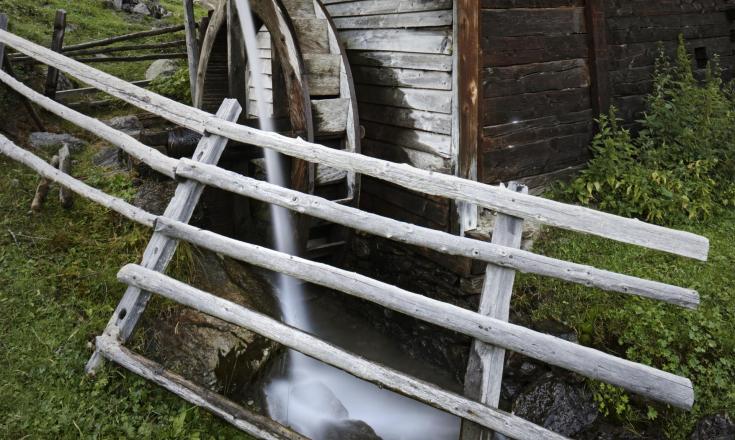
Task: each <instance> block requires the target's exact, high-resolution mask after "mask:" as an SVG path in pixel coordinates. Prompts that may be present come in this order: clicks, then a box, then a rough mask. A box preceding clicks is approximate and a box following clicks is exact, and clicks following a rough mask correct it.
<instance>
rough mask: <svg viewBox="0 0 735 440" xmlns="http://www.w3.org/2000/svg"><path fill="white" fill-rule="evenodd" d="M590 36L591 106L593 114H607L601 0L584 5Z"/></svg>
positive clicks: (589, 1) (608, 101)
mask: <svg viewBox="0 0 735 440" xmlns="http://www.w3.org/2000/svg"><path fill="white" fill-rule="evenodd" d="M585 13H586V19H587V29H588V30H589V38H590V70H591V74H590V76H591V78H592V87H591V88H590V93H591V95H592V108H593V110H594V112H595V115H599V114H607V112H608V109H609V108H610V82H609V73H608V71H609V70H610V63H609V55H608V46H607V26H606V21H605V5H604V4H603V0H588V1H587V3H586V5H585Z"/></svg>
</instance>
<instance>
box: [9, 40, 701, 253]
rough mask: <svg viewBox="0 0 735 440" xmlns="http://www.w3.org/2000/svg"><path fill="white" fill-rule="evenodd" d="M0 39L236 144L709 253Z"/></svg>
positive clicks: (563, 223) (538, 217) (597, 231)
mask: <svg viewBox="0 0 735 440" xmlns="http://www.w3.org/2000/svg"><path fill="white" fill-rule="evenodd" d="M0 42H1V43H5V44H7V45H9V46H12V47H13V48H15V49H16V50H18V51H19V52H22V53H24V54H26V55H28V56H31V57H33V58H36V59H38V60H40V61H42V62H43V63H46V64H49V65H53V66H54V67H57V68H58V69H59V70H61V71H63V72H66V73H68V74H70V75H72V76H75V77H77V78H78V79H79V80H81V81H82V82H85V83H87V84H89V85H92V86H95V87H99V88H100V89H101V90H102V91H105V92H107V93H109V94H111V95H113V96H115V97H117V98H120V99H122V100H124V101H126V102H129V103H131V104H133V105H136V106H138V107H140V108H142V109H144V110H147V111H150V112H152V113H155V114H158V115H159V116H161V117H163V118H165V119H168V120H170V121H171V122H174V123H176V124H179V125H182V126H184V127H187V128H189V129H191V130H194V131H197V132H199V133H203V132H204V131H205V128H206V130H207V131H209V132H211V133H213V134H218V135H222V136H226V137H229V138H230V139H232V140H236V141H238V142H243V143H248V144H253V145H258V146H261V147H264V148H271V149H273V150H275V151H278V152H280V153H283V154H286V155H289V156H292V157H296V158H299V159H303V160H306V161H310V162H319V163H322V164H324V165H327V166H331V167H334V168H340V169H345V170H349V171H354V172H357V173H360V174H366V175H370V176H373V177H376V178H379V179H382V180H386V181H390V182H392V183H395V184H397V185H401V186H404V187H406V188H409V189H413V190H416V191H421V192H423V193H426V194H431V195H436V196H443V197H448V198H451V199H455V200H461V201H465V202H469V203H471V204H477V205H480V206H483V207H485V208H488V209H492V210H496V211H500V212H504V213H506V214H510V215H513V216H516V217H521V218H524V219H533V220H535V221H537V222H539V223H542V224H546V225H550V226H555V227H559V228H563V229H569V230H574V231H578V232H584V233H589V234H594V235H598V236H601V237H607V238H610V239H613V240H617V241H621V242H623V243H629V244H635V245H639V246H644V247H648V248H651V249H657V250H661V251H665V252H670V253H673V254H676V255H682V256H686V257H690V258H695V259H699V260H706V259H707V255H708V253H709V240H707V239H706V238H705V237H702V236H698V235H695V234H692V233H689V232H684V231H676V230H672V229H668V228H664V227H661V226H656V225H651V224H647V223H644V222H641V221H639V220H635V219H626V218H623V217H618V216H615V215H612V214H607V213H603V212H598V211H594V210H592V209H589V208H584V207H580V206H573V205H566V204H563V203H559V202H555V201H552V200H547V199H543V198H540V197H536V196H530V195H522V194H510V193H509V192H506V191H501V190H499V189H498V188H493V187H491V186H489V185H485V184H482V183H479V182H474V181H469V180H466V179H461V178H458V177H456V176H449V175H442V174H437V173H431V172H428V171H424V170H420V169H416V168H413V167H411V166H408V165H405V164H395V163H390V162H387V161H384V160H380V159H376V158H372V157H367V156H363V155H360V154H355V153H351V152H347V151H342V150H336V149H333V148H329V147H326V146H323V145H318V144H313V143H310V142H306V141H304V140H302V139H298V138H297V139H292V138H288V137H286V136H282V135H279V134H277V133H268V132H263V131H260V130H257V129H254V128H252V127H246V126H241V125H238V124H236V123H231V122H224V121H221V120H218V119H217V118H214V117H213V115H211V114H209V113H206V112H204V111H201V110H198V109H194V108H191V107H188V106H186V105H183V104H181V103H178V102H175V101H173V100H171V99H168V98H165V97H162V96H159V95H156V94H155V93H152V92H149V91H147V90H144V89H141V88H140V87H136V86H132V85H130V84H128V83H126V82H125V81H122V80H120V79H118V78H115V77H113V76H111V75H108V74H105V73H104V72H101V71H99V70H97V69H94V68H92V67H89V66H86V65H84V64H81V63H79V62H77V61H74V60H71V59H69V58H67V57H64V56H63V55H61V54H57V53H55V52H53V51H51V50H49V49H46V48H44V47H42V46H39V45H37V44H34V43H31V42H30V41H27V40H24V39H23V38H20V37H18V36H15V35H13V34H11V33H8V32H5V31H1V30H0Z"/></svg>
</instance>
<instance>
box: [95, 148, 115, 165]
mask: <svg viewBox="0 0 735 440" xmlns="http://www.w3.org/2000/svg"><path fill="white" fill-rule="evenodd" d="M120 152H121V150H120V149H119V148H117V147H111V146H107V147H104V148H101V149H100V151H99V152H98V153H97V154H95V155H94V157H93V158H92V162H93V163H94V164H95V165H97V166H101V167H110V168H112V167H117V166H119V165H120V164H121V163H122V157H121V154H120Z"/></svg>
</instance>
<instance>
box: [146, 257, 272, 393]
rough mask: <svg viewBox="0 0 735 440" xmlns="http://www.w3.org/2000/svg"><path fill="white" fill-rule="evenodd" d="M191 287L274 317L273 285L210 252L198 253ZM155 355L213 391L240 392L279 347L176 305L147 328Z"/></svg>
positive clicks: (253, 334) (169, 366)
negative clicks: (193, 286) (195, 271)
mask: <svg viewBox="0 0 735 440" xmlns="http://www.w3.org/2000/svg"><path fill="white" fill-rule="evenodd" d="M195 265H196V267H197V268H198V270H197V275H196V278H195V279H194V280H193V282H192V284H193V285H195V286H196V287H198V288H201V289H203V290H205V291H207V292H210V293H212V294H214V295H217V296H219V297H221V298H224V299H227V300H229V301H232V302H235V303H237V304H241V305H244V306H246V307H248V308H250V309H253V310H258V311H260V312H263V313H271V314H272V313H274V309H275V303H274V300H273V298H274V297H273V294H272V292H271V287H270V285H269V284H268V283H267V282H266V281H265V280H263V279H262V277H261V276H260V275H259V274H257V273H256V272H255V271H254V270H253V269H252V268H251V267H249V266H246V265H243V264H240V263H238V262H236V261H233V260H230V259H226V258H222V257H219V256H217V255H216V254H213V253H210V252H204V253H201V254H198V255H197V257H196V262H195ZM149 327H150V331H151V333H152V345H151V350H150V351H151V354H150V355H151V356H152V357H154V358H156V359H158V360H159V362H161V363H162V364H163V365H165V366H166V367H168V368H171V369H173V370H174V371H177V372H179V373H180V374H182V375H184V377H187V378H189V379H191V380H193V381H194V382H196V383H199V384H200V385H202V386H205V387H207V388H209V389H211V390H213V391H216V392H220V393H225V394H228V395H232V394H236V393H240V392H242V390H243V389H245V388H247V387H248V385H249V384H250V383H251V382H252V380H253V378H254V377H255V376H256V375H257V374H258V372H259V371H260V369H261V368H263V367H264V365H265V364H266V363H267V361H268V360H269V359H270V358H271V356H272V355H273V354H274V353H275V352H276V351H277V350H278V348H279V346H278V344H276V343H275V342H272V341H270V340H268V339H266V338H264V337H262V336H260V335H258V334H256V333H253V332H250V331H248V330H246V329H244V328H242V327H238V326H236V325H232V324H229V323H227V322H224V321H221V320H219V319H217V318H213V317H211V316H208V315H205V314H203V313H200V312H197V311H195V310H193V309H189V308H185V307H181V306H176V307H174V308H172V309H169V310H167V311H165V312H164V313H163V314H162V315H161V316H159V317H157V319H156V320H155V322H152V323H150V324H149Z"/></svg>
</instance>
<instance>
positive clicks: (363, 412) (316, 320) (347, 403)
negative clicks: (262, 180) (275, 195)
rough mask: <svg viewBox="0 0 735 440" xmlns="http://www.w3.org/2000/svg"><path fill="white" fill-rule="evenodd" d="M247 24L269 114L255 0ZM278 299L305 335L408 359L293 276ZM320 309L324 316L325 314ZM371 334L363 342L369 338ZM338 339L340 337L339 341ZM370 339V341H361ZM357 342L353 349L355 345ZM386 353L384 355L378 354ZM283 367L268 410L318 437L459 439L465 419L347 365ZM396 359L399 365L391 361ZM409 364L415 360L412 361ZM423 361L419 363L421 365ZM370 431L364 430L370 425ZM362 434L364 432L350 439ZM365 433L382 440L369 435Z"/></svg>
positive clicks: (269, 155) (274, 176)
mask: <svg viewBox="0 0 735 440" xmlns="http://www.w3.org/2000/svg"><path fill="white" fill-rule="evenodd" d="M236 4H237V10H238V16H239V18H240V24H241V29H242V30H243V32H244V37H245V38H244V40H245V45H246V50H247V53H248V62H249V63H250V71H251V72H252V76H251V78H252V83H253V87H254V90H255V95H256V96H255V98H256V102H257V105H258V114H260V115H267V114H268V109H267V103H266V99H265V96H264V95H265V94H264V90H265V89H264V80H263V75H262V73H261V72H263V70H262V66H261V65H260V58H259V57H258V55H257V54H258V49H257V45H256V29H255V26H254V23H253V20H252V15H251V11H250V5H249V3H248V0H236ZM260 124H261V125H260V128H261V129H262V130H266V131H273V126H272V124H271V123H270V120H269V119H268V118H261V119H260ZM279 156H280V155H279V154H278V153H277V152H274V151H272V150H269V149H266V150H265V162H266V170H267V176H268V181H269V182H270V183H273V184H275V185H279V186H287V183H288V181H287V179H286V176H285V175H284V172H283V166H282V163H281V159H280V157H279ZM271 217H272V222H273V229H274V241H275V245H276V249H277V250H279V251H281V252H285V253H288V254H291V255H293V254H295V253H296V246H295V244H294V243H293V241H292V240H291V237H292V235H291V231H293V228H292V225H291V218H290V216H289V213H288V211H287V210H286V209H284V208H281V207H277V206H271ZM277 290H278V299H279V302H280V306H281V311H282V314H283V319H284V321H285V322H286V323H287V324H289V325H291V326H293V327H296V328H299V329H301V330H303V331H305V332H308V333H312V334H315V335H317V336H325V337H326V336H328V335H331V336H333V337H334V336H336V339H345V338H347V339H350V341H346V342H351V344H342V345H343V346H344V345H351V346H352V347H354V346H356V345H360V343H361V342H364V344H363V345H364V346H363V349H364V350H369V351H372V352H381V353H380V354H381V355H383V356H384V357H386V358H390V359H384V360H385V361H386V362H387V363H389V364H390V365H395V364H401V362H397V361H396V360H397V359H398V358H402V359H404V360H405V358H406V355H405V353H401V350H400V348H399V347H397V346H396V345H395V344H391V342H390V341H387V340H386V339H385V338H381V337H380V336H379V335H377V334H376V332H374V331H372V332H371V331H370V330H369V329H367V328H366V327H367V323H364V325H363V326H362V329H355V328H352V327H351V326H353V325H354V324H355V321H353V322H349V323H344V322H341V321H342V320H340V319H339V316H343V315H344V314H341V313H339V311H337V313H334V314H332V315H331V316H323V315H324V313H323V311H324V310H329V309H330V308H334V306H333V304H331V305H330V304H322V305H321V306H320V308H319V310H314V309H311V310H310V305H311V307H313V301H309V300H308V296H307V293H306V292H305V291H304V289H303V286H302V285H301V284H300V283H299V282H298V281H296V280H294V279H293V278H290V277H287V276H283V275H280V276H279V277H278V282H277ZM320 312H322V313H321V316H320ZM363 338H364V339H363ZM332 339H335V338H332ZM361 339H363V341H361ZM352 347H350V349H352ZM377 357H378V358H381V356H377ZM286 358H287V360H286V362H285V368H284V371H283V372H280V373H279V374H275V375H274V376H273V377H272V378H271V380H270V381H269V383H268V384H267V386H266V389H265V395H266V401H267V402H266V403H267V406H268V412H269V413H270V415H271V416H272V417H274V418H275V419H276V420H278V421H279V422H281V423H283V424H285V425H288V426H292V427H293V428H294V429H296V430H298V431H299V432H301V433H302V434H304V435H306V436H308V437H311V438H313V439H315V440H321V439H325V438H326V437H330V438H343V435H341V434H339V431H337V434H336V437H335V429H348V430H351V432H352V433H353V434H352V435H354V431H355V429H354V428H355V427H356V426H359V423H355V421H361V422H364V423H366V424H367V425H368V426H370V427H371V428H372V429H373V430H374V431H375V432H376V433H377V435H378V436H380V437H381V438H382V439H384V440H425V439H436V440H444V439H446V440H450V439H451V440H453V439H456V438H457V434H458V430H459V420H458V419H457V418H456V417H453V416H451V415H449V414H446V413H443V412H441V411H439V410H436V409H434V408H432V407H429V406H427V405H424V404H422V403H419V402H416V401H414V400H411V399H408V398H406V397H403V396H400V395H398V394H395V393H393V392H391V391H388V390H384V389H382V388H379V387H377V386H375V385H373V384H371V383H368V382H365V381H363V380H360V379H358V378H356V377H354V376H351V375H349V374H347V373H345V372H343V371H341V370H338V369H336V368H334V367H331V366H329V365H326V364H324V363H322V362H319V361H316V360H314V359H312V358H309V357H307V356H304V355H302V354H300V353H297V352H295V351H289V352H288V354H287V356H286ZM389 360H392V362H389ZM408 363H410V362H408ZM414 364H416V362H414ZM363 432H364V430H363ZM350 438H357V437H350ZM365 438H375V437H374V436H373V437H370V436H368V435H365Z"/></svg>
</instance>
